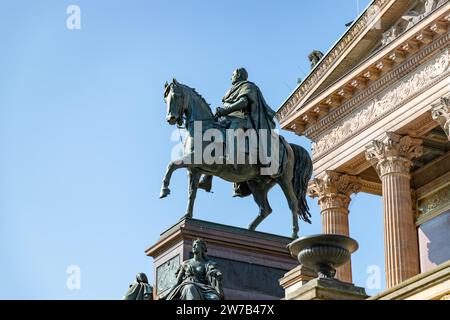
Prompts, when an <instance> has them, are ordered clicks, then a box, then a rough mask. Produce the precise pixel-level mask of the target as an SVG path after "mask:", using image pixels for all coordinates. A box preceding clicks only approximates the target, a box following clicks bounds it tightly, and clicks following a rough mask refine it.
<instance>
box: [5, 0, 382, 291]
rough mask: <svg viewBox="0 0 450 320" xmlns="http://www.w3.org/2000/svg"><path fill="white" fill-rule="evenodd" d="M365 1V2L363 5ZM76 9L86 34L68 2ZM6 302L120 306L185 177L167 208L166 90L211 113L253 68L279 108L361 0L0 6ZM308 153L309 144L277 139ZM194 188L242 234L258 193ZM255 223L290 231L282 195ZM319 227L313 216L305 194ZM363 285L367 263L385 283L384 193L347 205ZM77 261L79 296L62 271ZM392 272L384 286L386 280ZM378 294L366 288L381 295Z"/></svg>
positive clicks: (177, 202)
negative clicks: (186, 89)
mask: <svg viewBox="0 0 450 320" xmlns="http://www.w3.org/2000/svg"><path fill="white" fill-rule="evenodd" d="M360 2H361V3H360V6H361V8H364V7H365V6H366V5H367V3H368V0H365V1H364V0H361V1H360ZM70 4H77V5H79V6H80V8H81V30H68V29H67V28H66V19H67V17H68V15H67V14H66V8H67V6H68V5H70ZM1 5H2V6H1V7H2V10H1V12H0V40H1V43H0V252H1V258H0V298H3V299H5V298H18V299H120V298H121V297H122V295H123V293H124V292H125V291H126V289H127V288H128V285H129V283H130V282H131V281H132V280H133V279H134V276H135V274H136V273H137V272H146V273H147V274H148V275H149V276H150V277H151V274H152V272H151V270H152V259H151V258H149V257H146V256H145V254H144V250H145V249H146V248H147V247H149V246H150V245H152V244H153V243H154V242H155V241H156V240H157V239H158V236H159V234H160V233H161V232H162V231H163V230H165V229H166V228H168V227H169V226H171V225H172V224H173V223H175V222H176V221H177V220H178V219H179V218H180V216H181V215H182V214H183V212H184V209H185V204H186V200H187V195H186V193H187V189H186V187H187V186H186V185H187V178H186V173H185V171H179V172H177V173H175V175H174V178H173V182H172V195H171V196H170V197H169V198H167V199H165V200H159V199H158V195H159V189H160V182H161V180H162V177H163V173H164V169H165V167H166V164H167V162H168V161H169V160H170V155H171V151H172V148H173V147H174V146H175V144H176V142H174V141H171V139H170V138H171V135H172V133H173V131H174V128H173V127H171V126H169V125H168V124H166V122H165V121H164V117H165V105H164V103H163V99H162V94H163V90H162V89H163V84H164V82H165V81H166V80H170V79H171V78H172V77H173V76H175V77H176V78H177V79H178V80H179V81H181V82H183V83H186V84H188V85H189V86H192V87H195V88H197V90H198V91H199V92H200V93H201V94H202V95H203V96H204V97H205V98H206V100H207V101H208V102H209V103H211V104H212V106H214V107H215V106H217V105H218V104H219V102H220V100H221V97H222V96H223V94H224V93H225V92H226V91H227V90H228V88H229V85H230V81H229V79H230V75H231V72H232V71H233V69H234V68H236V67H239V66H245V67H246V68H247V69H248V71H249V73H250V78H251V80H252V81H254V82H256V83H257V84H258V85H259V86H260V88H261V90H262V92H263V93H264V95H265V98H266V100H267V102H268V103H269V104H270V105H271V106H272V107H273V108H274V109H277V108H278V107H279V106H280V104H281V103H282V101H284V100H285V99H286V98H287V96H288V95H289V94H290V92H291V91H292V89H293V88H294V87H295V86H296V81H297V78H301V77H304V76H305V73H306V72H307V71H308V70H309V62H308V60H307V58H306V56H307V55H308V53H309V52H310V51H312V50H313V49H320V50H322V51H327V50H328V49H329V48H330V46H331V45H332V44H333V43H334V42H335V41H336V40H337V39H338V38H339V37H340V36H341V35H342V34H343V33H344V32H345V30H346V28H345V26H344V24H345V23H347V22H349V21H351V20H353V19H354V18H355V17H356V15H357V10H356V0H315V1H237V0H232V1H209V0H208V1H207V0H202V1H199V0H192V1H179V0H172V1H144V0H140V1H138V0H130V1H114V0H95V1H94V0H89V1H88V0H74V1H63V0H53V1H50V0H48V1H18V0H14V1H12V0H9V1H5V0H3V1H1ZM284 134H285V136H286V137H287V139H288V140H289V141H290V142H295V143H297V144H300V145H303V146H304V147H306V148H308V150H309V149H310V142H309V141H308V140H307V139H305V138H300V137H297V136H295V135H292V134H289V133H284ZM214 192H215V193H214V194H213V195H208V194H205V193H203V192H200V194H199V196H198V199H197V203H196V210H195V215H196V217H197V218H199V219H205V220H211V221H214V222H219V223H224V224H231V225H235V226H241V227H245V226H247V224H248V223H249V222H250V221H251V219H253V218H254V216H255V215H256V214H257V211H258V210H257V207H256V205H255V204H254V202H253V200H252V199H232V198H231V185H230V184H229V183H225V182H222V181H219V180H218V179H216V180H215V185H214ZM270 202H271V204H272V207H273V209H274V213H273V214H272V215H271V216H270V217H269V218H268V219H267V220H266V221H265V222H264V223H263V224H262V225H261V227H260V230H261V231H265V232H270V233H275V234H281V235H286V236H288V235H289V234H290V230H291V226H290V223H291V222H290V218H289V215H290V213H289V209H288V206H287V203H286V201H285V199H284V197H283V195H282V194H281V191H280V189H279V188H276V189H274V190H273V191H272V192H271V194H270ZM309 203H310V206H311V207H312V214H313V224H312V225H306V224H304V223H301V231H300V232H301V234H302V235H308V234H314V233H319V232H320V230H321V222H320V214H319V208H318V206H317V204H316V202H315V201H313V200H309ZM350 228H351V236H352V237H353V238H355V239H356V240H358V242H359V243H360V250H359V251H358V252H357V253H356V254H355V255H354V256H353V270H354V280H355V283H356V284H358V285H361V286H365V284H366V279H367V277H368V275H367V274H366V269H367V267H368V266H370V265H378V266H380V267H381V269H382V272H383V274H384V267H383V266H384V258H383V257H384V256H383V236H382V209H381V199H380V198H379V197H375V196H369V195H364V194H359V195H357V196H356V197H354V199H353V201H352V204H351V215H350ZM69 265H78V266H80V268H81V290H69V289H68V288H67V287H66V279H67V274H66V268H67V267H68V266H69ZM383 283H384V279H382V284H383ZM376 291H377V290H369V291H368V292H369V293H374V292H376Z"/></svg>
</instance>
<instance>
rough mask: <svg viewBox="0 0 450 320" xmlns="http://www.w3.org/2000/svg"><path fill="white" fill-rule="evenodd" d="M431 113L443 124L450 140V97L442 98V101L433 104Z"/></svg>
mask: <svg viewBox="0 0 450 320" xmlns="http://www.w3.org/2000/svg"><path fill="white" fill-rule="evenodd" d="M431 115H432V117H433V119H434V120H435V121H436V122H438V123H439V124H440V125H441V127H442V129H444V131H445V134H446V135H447V138H448V139H449V140H450V98H442V99H441V103H439V104H437V105H435V106H433V109H432V110H431Z"/></svg>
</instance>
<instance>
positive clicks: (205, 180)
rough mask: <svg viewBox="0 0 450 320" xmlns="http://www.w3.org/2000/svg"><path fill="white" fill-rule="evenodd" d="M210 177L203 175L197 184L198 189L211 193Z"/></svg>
mask: <svg viewBox="0 0 450 320" xmlns="http://www.w3.org/2000/svg"><path fill="white" fill-rule="evenodd" d="M212 178H213V177H212V176H208V175H203V176H202V178H201V179H200V182H199V183H198V187H199V189H203V190H205V191H206V192H211V188H212Z"/></svg>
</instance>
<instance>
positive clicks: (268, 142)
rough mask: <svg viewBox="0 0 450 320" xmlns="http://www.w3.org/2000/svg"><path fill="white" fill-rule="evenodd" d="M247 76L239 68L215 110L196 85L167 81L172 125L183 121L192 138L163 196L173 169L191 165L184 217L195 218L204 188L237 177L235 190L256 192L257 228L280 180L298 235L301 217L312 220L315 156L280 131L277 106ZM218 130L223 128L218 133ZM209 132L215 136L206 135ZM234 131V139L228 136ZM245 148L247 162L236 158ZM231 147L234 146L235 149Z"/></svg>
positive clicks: (175, 163)
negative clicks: (310, 188) (214, 179)
mask: <svg viewBox="0 0 450 320" xmlns="http://www.w3.org/2000/svg"><path fill="white" fill-rule="evenodd" d="M247 78H248V74H247V71H246V70H245V69H243V68H240V69H237V70H235V71H234V72H233V75H232V87H231V89H230V90H229V91H228V93H227V94H226V95H225V97H224V98H223V105H222V107H219V108H217V110H216V113H215V114H213V113H212V111H211V109H210V107H209V104H208V103H207V102H206V101H205V100H204V99H203V97H202V96H201V95H200V94H198V93H197V92H196V91H195V89H193V88H190V87H188V86H186V85H184V84H181V83H179V82H178V81H176V80H175V79H173V81H172V83H170V84H168V83H166V85H165V90H164V99H165V102H166V104H167V115H166V120H167V122H168V123H169V124H170V125H176V124H177V125H179V126H181V125H183V126H184V128H185V129H186V131H187V138H186V139H185V141H184V156H183V157H182V158H181V159H179V160H176V161H171V162H170V163H169V165H168V167H167V171H166V174H165V177H164V180H163V185H162V188H161V194H160V198H164V197H167V196H168V195H169V194H170V189H169V185H170V179H171V176H172V173H173V172H174V171H175V170H177V169H180V168H186V169H187V170H188V176H189V199H188V207H187V211H186V214H185V216H184V217H187V218H191V217H192V216H193V208H194V202H195V198H196V194H197V190H198V188H202V189H205V190H206V191H208V192H209V191H210V190H211V179H212V176H216V177H220V178H222V179H224V180H226V181H229V182H232V183H234V195H235V196H240V197H244V196H248V195H252V196H253V198H254V200H255V202H256V203H257V204H258V207H259V214H258V216H257V217H256V218H255V219H254V220H253V221H252V223H251V224H250V225H249V229H250V230H255V229H256V227H257V226H258V225H259V224H260V223H261V222H262V221H263V220H264V219H265V218H266V217H267V216H268V215H269V214H270V213H271V212H272V209H271V207H270V205H269V202H268V199H267V194H268V192H269V190H270V189H271V188H272V187H273V186H275V185H276V184H278V185H280V186H281V188H282V190H283V192H284V195H285V196H286V199H287V201H288V204H289V208H290V210H291V212H292V237H293V238H297V237H298V231H299V227H298V218H301V219H303V220H304V221H306V222H309V223H310V220H309V217H311V214H310V212H309V208H308V204H307V202H306V191H307V187H308V182H309V180H310V178H311V175H312V161H311V158H310V156H309V154H308V152H307V151H306V150H305V149H304V148H302V147H301V146H298V145H295V144H290V143H287V142H286V140H285V139H284V138H283V137H282V136H279V135H278V134H277V133H276V132H275V130H274V129H275V121H274V116H275V112H274V111H273V110H272V109H271V108H270V107H269V106H268V105H267V103H266V102H265V100H264V97H263V95H262V93H261V91H260V90H259V88H258V87H257V86H256V85H255V84H254V83H252V82H250V81H248V79H247ZM219 120H220V121H219ZM217 132H219V133H220V134H219V135H217ZM230 132H231V133H235V136H232V135H231V134H230ZM206 136H208V137H209V139H210V141H206V140H208V139H205V137H206ZM210 136H214V138H212V139H211V137H210ZM229 136H232V139H233V140H230V139H228V137H229ZM222 137H227V138H226V139H222ZM253 138H255V139H253ZM199 141H200V142H199ZM252 141H253V142H254V141H256V143H251V142H252ZM247 142H248V143H247ZM241 146H243V148H240V147H241ZM255 146H256V147H255ZM242 149H244V152H243V153H244V154H245V162H242V161H241V162H239V161H236V150H241V151H242ZM211 150H213V152H211ZM224 150H225V151H224ZM228 150H232V151H231V155H230V153H229V152H228V153H227V151H228ZM222 151H224V152H222ZM208 153H209V154H210V155H211V156H212V157H214V159H215V161H210V160H205V159H206V158H204V156H205V154H208ZM223 154H226V155H225V156H223ZM269 154H270V158H268V155H269ZM239 156H240V155H239V152H238V155H237V158H238V160H239V159H242V158H239ZM230 159H231V160H233V161H229V160H230ZM269 162H270V163H269ZM273 168H276V170H273ZM202 175H203V177H202Z"/></svg>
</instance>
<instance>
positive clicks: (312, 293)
mask: <svg viewBox="0 0 450 320" xmlns="http://www.w3.org/2000/svg"><path fill="white" fill-rule="evenodd" d="M367 298H368V296H367V295H366V291H365V290H364V288H361V287H357V286H355V285H353V284H351V283H348V282H342V281H339V280H337V279H325V278H316V279H313V280H311V281H309V282H308V283H306V284H305V285H302V286H300V287H298V288H296V289H295V290H292V291H291V292H290V293H289V297H286V299H287V300H365V299H367Z"/></svg>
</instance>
